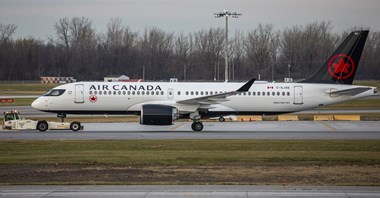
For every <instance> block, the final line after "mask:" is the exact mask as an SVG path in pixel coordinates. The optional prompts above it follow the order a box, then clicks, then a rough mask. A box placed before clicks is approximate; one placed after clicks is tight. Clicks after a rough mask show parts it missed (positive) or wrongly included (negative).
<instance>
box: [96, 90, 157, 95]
mask: <svg viewBox="0 0 380 198" xmlns="http://www.w3.org/2000/svg"><path fill="white" fill-rule="evenodd" d="M92 94H94V95H97V94H99V95H122V94H123V95H145V94H146V95H164V91H113V92H112V91H90V95H92Z"/></svg>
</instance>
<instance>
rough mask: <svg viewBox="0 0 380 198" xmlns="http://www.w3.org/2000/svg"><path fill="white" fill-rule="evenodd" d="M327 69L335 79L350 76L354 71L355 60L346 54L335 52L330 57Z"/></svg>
mask: <svg viewBox="0 0 380 198" xmlns="http://www.w3.org/2000/svg"><path fill="white" fill-rule="evenodd" d="M328 71H329V73H330V75H331V76H332V77H334V78H335V79H340V80H344V79H347V78H350V77H351V76H352V75H353V74H354V72H355V62H354V60H352V58H351V57H350V56H348V55H346V54H337V55H335V56H333V57H331V58H330V60H329V62H328Z"/></svg>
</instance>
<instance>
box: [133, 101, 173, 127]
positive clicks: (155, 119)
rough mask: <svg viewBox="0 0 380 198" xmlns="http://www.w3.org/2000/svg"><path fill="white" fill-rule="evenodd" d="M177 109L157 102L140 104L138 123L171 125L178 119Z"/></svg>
mask: <svg viewBox="0 0 380 198" xmlns="http://www.w3.org/2000/svg"><path fill="white" fill-rule="evenodd" d="M178 117H179V113H178V109H177V108H175V107H171V106H167V105H159V104H146V105H143V106H142V109H141V115H140V124H143V125H171V124H173V120H176V119H178Z"/></svg>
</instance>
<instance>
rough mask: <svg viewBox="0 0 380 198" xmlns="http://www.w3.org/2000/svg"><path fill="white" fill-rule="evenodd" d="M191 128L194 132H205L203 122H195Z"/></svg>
mask: <svg viewBox="0 0 380 198" xmlns="http://www.w3.org/2000/svg"><path fill="white" fill-rule="evenodd" d="M191 128H192V129H193V131H202V130H203V124H202V122H193V124H192V125H191Z"/></svg>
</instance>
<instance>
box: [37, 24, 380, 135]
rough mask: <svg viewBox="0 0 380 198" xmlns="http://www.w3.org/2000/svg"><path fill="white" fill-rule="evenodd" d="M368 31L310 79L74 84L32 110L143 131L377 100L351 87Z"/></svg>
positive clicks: (372, 91) (354, 36) (368, 90)
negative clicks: (104, 119) (96, 118)
mask: <svg viewBox="0 0 380 198" xmlns="http://www.w3.org/2000/svg"><path fill="white" fill-rule="evenodd" d="M367 36H368V31H367V30H366V31H354V32H352V33H350V35H349V36H348V37H347V38H346V39H345V40H344V41H343V43H342V44H341V45H340V46H339V47H338V48H337V49H336V50H335V52H334V53H333V54H332V55H331V56H330V58H329V59H328V60H327V61H326V62H325V63H324V64H323V65H322V66H321V67H320V68H319V69H318V70H317V71H316V72H315V73H314V74H313V75H311V76H310V77H309V78H306V79H304V80H301V81H299V82H294V83H286V82H262V81H256V80H255V79H251V80H249V81H247V82H246V83H236V82H213V83H210V82H76V83H69V84H64V85H60V86H57V87H55V88H53V89H51V90H50V91H48V92H47V93H46V94H44V95H42V96H40V97H39V98H37V99H36V100H35V101H34V102H33V103H32V104H31V106H32V107H33V108H34V109H37V110H40V111H44V112H53V113H57V116H58V117H60V118H61V119H62V121H63V119H64V118H65V117H66V114H136V115H140V124H142V125H171V124H173V121H174V120H176V119H178V118H179V117H181V118H190V119H191V120H193V123H192V125H191V128H192V130H193V131H202V130H203V123H202V122H201V121H200V120H201V117H203V118H204V117H211V116H221V115H253V114H256V115H258V114H259V115H260V114H261V115H263V114H265V115H273V114H284V113H291V112H297V111H303V110H308V109H314V108H318V107H322V106H327V105H332V104H336V103H341V102H345V101H349V100H356V99H360V98H364V97H367V96H372V95H376V93H377V88H376V87H369V86H357V85H352V81H353V80H354V76H355V73H356V71H357V68H358V66H359V60H360V57H361V54H362V51H363V47H364V44H365V41H366V38H367Z"/></svg>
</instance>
